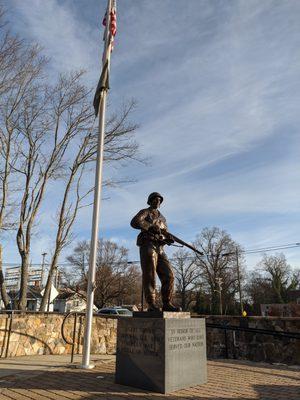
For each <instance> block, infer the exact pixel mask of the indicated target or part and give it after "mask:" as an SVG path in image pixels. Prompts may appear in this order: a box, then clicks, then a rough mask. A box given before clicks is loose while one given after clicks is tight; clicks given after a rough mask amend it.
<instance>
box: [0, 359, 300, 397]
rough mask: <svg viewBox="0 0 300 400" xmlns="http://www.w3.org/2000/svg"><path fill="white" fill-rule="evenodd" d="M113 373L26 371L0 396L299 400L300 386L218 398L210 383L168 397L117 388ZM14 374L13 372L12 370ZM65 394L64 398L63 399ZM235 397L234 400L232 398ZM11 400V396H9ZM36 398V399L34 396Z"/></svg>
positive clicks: (9, 380) (3, 386)
mask: <svg viewBox="0 0 300 400" xmlns="http://www.w3.org/2000/svg"><path fill="white" fill-rule="evenodd" d="M111 369H112V372H102V371H101V370H98V369H96V370H91V371H84V370H78V369H67V370H66V369H62V370H56V371H53V370H52V371H47V372H43V373H42V374H41V373H40V374H39V375H38V376H34V373H37V372H38V371H30V373H32V375H31V376H30V377H29V375H28V372H29V371H28V372H27V373H26V375H24V376H23V377H22V375H19V376H17V377H16V376H10V377H6V378H4V379H1V381H0V397H1V398H3V396H4V398H6V397H5V395H6V394H7V396H8V397H7V398H10V397H9V395H10V393H12V394H19V395H22V392H23V393H24V398H26V397H25V396H26V395H27V396H28V397H30V394H28V393H30V391H31V392H33V393H34V392H35V391H38V392H36V394H35V396H36V395H37V393H39V394H40V395H41V399H42V398H48V399H49V398H50V399H51V398H52V394H53V396H54V395H55V394H56V395H61V398H65V397H67V398H69V399H79V398H80V399H87V400H93V399H104V398H105V399H110V400H118V399H122V398H126V399H149V398H150V397H151V398H154V399H163V398H168V399H174V400H175V399H177V400H178V399H191V398H192V399H193V400H198V399H199V400H200V399H202V400H204V399H211V400H212V399H213V400H229V399H236V400H242V399H243V400H247V399H249V400H250V399H261V400H262V399H264V400H265V399H267V400H285V399H288V400H299V399H300V386H294V385H285V386H281V385H274V384H273V385H272V384H270V385H255V384H254V383H253V385H252V388H253V389H254V393H255V394H254V393H253V396H250V397H248V396H247V395H246V396H245V394H243V393H242V392H243V389H242V388H241V394H239V393H232V394H231V393H230V394H229V393H228V390H227V393H226V394H225V393H222V388H220V395H217V397H216V396H215V395H212V393H209V389H210V388H211V389H214V392H215V390H216V388H214V385H213V383H212V382H210V383H208V384H205V385H201V386H197V387H195V388H193V389H185V390H180V391H178V392H174V393H171V394H169V395H162V394H159V393H150V392H147V391H144V390H139V389H135V388H131V387H128V386H122V385H117V384H115V383H114V371H113V369H114V366H113V365H112V366H111ZM12 372H13V371H12ZM64 393H65V394H66V396H64ZM235 396H236V397H235ZM12 398H14V397H12ZM35 398H36V397H35Z"/></svg>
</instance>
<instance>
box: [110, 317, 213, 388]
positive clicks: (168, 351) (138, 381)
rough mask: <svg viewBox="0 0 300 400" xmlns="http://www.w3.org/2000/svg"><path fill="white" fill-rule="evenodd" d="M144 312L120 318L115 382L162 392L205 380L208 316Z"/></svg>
mask: <svg viewBox="0 0 300 400" xmlns="http://www.w3.org/2000/svg"><path fill="white" fill-rule="evenodd" d="M144 314H147V315H139V316H138V318H136V317H133V318H120V319H119V320H118V331H117V362H116V383H119V384H122V385H126V386H133V387H137V388H141V389H146V390H151V391H154V392H159V393H169V392H172V391H174V390H178V389H183V388H187V387H191V386H196V385H199V384H202V383H206V381H207V372H206V340H205V319H204V318H190V317H189V313H166V312H164V313H160V315H159V317H158V318H156V317H155V316H154V315H153V314H152V313H144ZM149 314H150V315H149ZM151 314H152V315H151Z"/></svg>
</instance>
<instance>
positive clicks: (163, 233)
mask: <svg viewBox="0 0 300 400" xmlns="http://www.w3.org/2000/svg"><path fill="white" fill-rule="evenodd" d="M160 232H161V234H156V233H153V232H149V231H147V233H148V234H150V235H151V236H152V237H153V238H155V239H157V240H158V241H160V242H162V243H164V244H171V243H170V240H171V241H172V242H176V243H178V244H181V245H182V246H185V247H187V248H189V249H191V250H193V251H194V252H195V253H197V254H199V256H203V255H204V253H202V251H200V250H198V249H196V247H194V246H192V245H191V244H189V243H186V242H185V241H183V240H182V239H179V238H178V237H177V236H175V235H173V233H170V232H168V231H166V230H163V229H161V230H160ZM164 236H165V238H164Z"/></svg>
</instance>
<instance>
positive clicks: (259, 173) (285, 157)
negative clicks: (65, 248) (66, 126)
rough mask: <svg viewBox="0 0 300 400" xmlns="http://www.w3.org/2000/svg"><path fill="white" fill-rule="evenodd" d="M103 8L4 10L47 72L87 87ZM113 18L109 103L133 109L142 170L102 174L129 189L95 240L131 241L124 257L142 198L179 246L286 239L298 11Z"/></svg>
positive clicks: (250, 9)
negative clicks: (159, 211) (219, 231)
mask: <svg viewBox="0 0 300 400" xmlns="http://www.w3.org/2000/svg"><path fill="white" fill-rule="evenodd" d="M105 3H106V2H105V1H103V2H101V7H102V9H100V8H99V2H97V1H92V0H91V1H89V2H86V1H84V0H80V1H76V2H70V1H58V0H47V2H45V1H38V0H27V1H26V2H23V1H21V0H13V1H12V2H10V3H9V6H11V7H12V8H11V13H10V15H11V16H12V19H13V23H14V25H15V29H17V30H18V31H19V32H20V34H21V35H26V36H27V37H29V38H30V39H34V40H37V41H38V42H40V43H41V44H42V45H43V47H44V48H45V52H46V53H47V54H48V55H49V56H50V57H51V58H52V61H51V64H50V66H51V71H52V72H51V71H50V72H51V73H53V74H55V73H57V72H58V71H59V72H61V71H67V70H70V69H75V68H86V69H87V70H88V75H87V82H88V83H93V82H96V81H97V79H98V76H99V64H100V61H99V58H100V53H101V47H102V43H101V31H100V25H101V18H102V15H101V13H102V12H103V11H104V8H105ZM118 13H119V20H118V29H119V32H118V36H117V41H116V48H115V51H114V53H113V57H112V77H111V87H112V89H111V93H110V102H111V104H112V105H115V104H118V103H119V102H120V101H123V99H124V98H128V97H134V98H136V99H137V100H138V103H139V107H138V110H137V112H136V114H135V117H136V119H137V121H138V122H139V123H140V124H141V128H140V129H139V131H138V135H137V139H138V141H139V143H140V146H141V150H142V151H143V153H144V155H147V156H150V157H151V159H152V164H151V166H150V167H149V166H147V167H143V166H135V165H131V166H128V167H124V168H122V169H119V170H114V171H112V173H114V174H115V175H117V176H118V175H120V174H122V175H123V176H124V175H126V176H133V177H136V178H137V179H138V183H135V184H130V185H127V186H125V187H123V188H121V189H119V190H117V191H114V192H113V193H112V194H111V196H110V200H109V201H107V202H104V203H103V209H102V212H101V215H102V217H101V224H102V225H101V226H102V232H104V233H105V234H106V235H107V237H118V238H121V237H123V240H125V241H131V242H130V243H133V244H132V249H133V248H134V247H133V246H134V235H135V232H134V231H131V230H130V228H129V225H128V223H129V220H130V218H131V216H132V215H133V214H134V213H135V212H136V211H137V210H138V209H139V208H141V207H143V205H144V200H145V197H146V195H147V194H148V192H150V191H152V190H159V191H162V192H163V193H164V194H165V195H166V199H167V200H166V202H165V204H164V212H165V213H166V214H167V216H168V218H169V220H170V222H171V223H172V224H173V225H171V226H173V227H174V228H176V229H177V230H178V232H180V231H181V232H183V234H185V235H186V236H187V237H188V238H189V239H191V238H192V237H193V236H194V235H195V233H197V231H199V229H200V228H201V226H203V225H219V226H225V227H228V229H232V232H233V233H234V235H235V237H236V238H238V239H240V240H242V241H244V242H245V243H244V244H245V245H246V244H247V243H246V242H247V240H249V242H251V243H250V244H252V242H253V240H254V239H255V237H259V238H261V239H260V240H261V241H264V235H266V236H267V237H268V243H269V244H272V240H274V242H277V241H279V242H280V241H284V242H285V241H294V240H295V239H296V238H295V236H296V234H297V232H296V230H295V229H294V228H293V227H294V223H295V224H296V222H300V221H299V217H298V215H299V201H298V199H299V195H300V193H299V189H298V187H299V178H300V176H299V171H300V168H299V156H300V154H299V150H298V149H299V148H300V146H299V145H300V136H299V134H298V133H299V125H300V124H299V122H300V118H299V110H298V107H299V103H300V95H299V93H300V79H299V78H300V76H299V75H300V73H299V72H300V26H299V18H300V4H299V3H298V2H291V1H281V2H278V1H271V0H269V1H264V2H260V1H256V0H255V1H251V2H245V1H242V0H241V1H235V2H231V1H223V2H221V3H220V2H219V1H201V2H199V1H198V0H189V1H188V2H186V1H184V0H177V1H176V2H174V1H164V2H161V1H159V0H153V1H151V2H149V1H146V0H132V1H130V2H121V1H120V2H119V3H118ZM110 172H111V170H106V173H110ZM50 209H51V207H50ZM51 213H52V211H51ZM53 213H54V210H53ZM284 214H286V215H287V216H286V219H285V221H286V224H285V223H283V220H282V218H281V217H282V215H284ZM291 215H292V216H293V217H292V218H293V221H294V223H292V221H291ZM257 216H259V221H258V217H257ZM272 217H273V223H272V224H271V223H270V221H269V218H272ZM279 217H280V218H279ZM251 218H252V219H254V220H255V222H253V223H251ZM229 220H230V221H235V222H233V223H231V224H230V223H229V222H228V221H229ZM90 221H91V210H88V209H85V210H83V211H82V213H81V215H80V218H79V220H78V222H77V224H76V232H77V234H78V235H79V237H83V236H84V235H86V236H87V239H88V238H89V234H88V232H89V228H90ZM263 221H266V224H267V223H268V228H266V229H263V227H262V224H263ZM279 221H280V222H279ZM245 225H246V226H245ZM281 226H284V227H285V230H284V232H282V233H280V231H281ZM289 226H290V227H291V229H289ZM247 229H248V233H249V235H247ZM44 231H45V232H46V229H44ZM255 232H257V235H256V236H255ZM259 232H262V234H260V233H259ZM120 233H121V235H120ZM252 239H253V240H252ZM257 244H258V243H257ZM275 244H276V243H275ZM131 254H133V255H134V256H136V253H134V251H133V250H132V253H131ZM293 260H295V259H294V258H293ZM299 263H300V262H299Z"/></svg>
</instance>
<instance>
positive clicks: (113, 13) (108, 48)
mask: <svg viewBox="0 0 300 400" xmlns="http://www.w3.org/2000/svg"><path fill="white" fill-rule="evenodd" d="M108 10H110V11H108ZM107 15H109V22H108V24H107V19H108V18H107ZM102 24H103V25H104V26H105V31H104V35H103V40H104V50H103V56H102V72H101V75H100V79H99V82H98V85H97V89H96V93H95V97H94V109H95V116H96V117H97V115H98V111H99V105H100V97H101V91H102V90H108V89H109V64H110V53H111V52H112V51H113V49H114V38H115V36H116V33H117V4H116V0H112V1H111V7H110V8H107V10H106V13H105V15H104V18H103V21H102Z"/></svg>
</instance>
